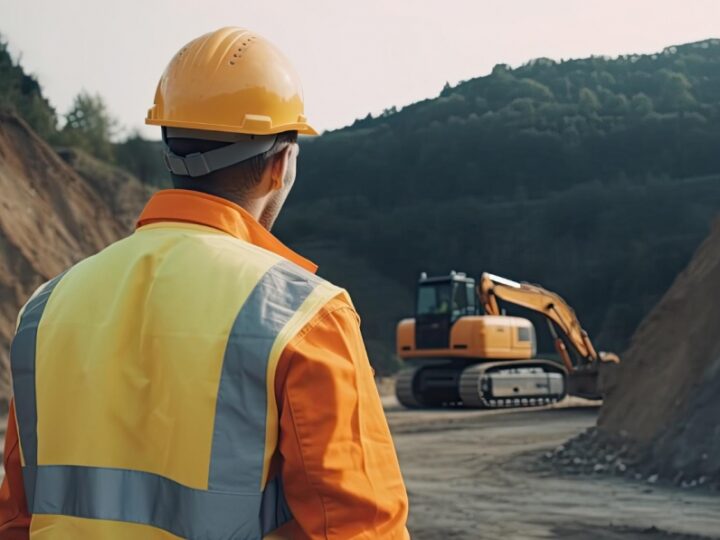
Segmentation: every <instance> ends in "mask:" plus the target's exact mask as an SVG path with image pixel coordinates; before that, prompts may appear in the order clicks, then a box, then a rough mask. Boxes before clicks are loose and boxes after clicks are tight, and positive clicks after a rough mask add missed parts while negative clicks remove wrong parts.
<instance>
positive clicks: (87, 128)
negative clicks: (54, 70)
mask: <svg viewBox="0 0 720 540" xmlns="http://www.w3.org/2000/svg"><path fill="white" fill-rule="evenodd" d="M116 131H117V121H116V120H115V119H114V118H112V117H111V116H110V113H109V112H108V110H107V107H106V106H105V102H104V101H103V99H102V98H101V97H100V96H99V95H94V96H93V95H90V94H88V93H87V92H80V93H79V94H78V95H77V96H76V97H75V100H74V101H73V105H72V108H71V109H70V112H68V113H67V114H66V115H65V126H63V128H62V131H61V132H60V134H59V138H58V140H59V141H61V142H62V143H63V144H65V145H68V146H72V147H75V148H80V149H81V150H85V151H86V152H88V153H89V154H90V155H92V156H95V157H96V158H98V159H101V160H103V161H107V162H113V161H114V158H115V156H114V152H113V145H112V142H111V140H112V138H113V136H114V135H115V133H116Z"/></svg>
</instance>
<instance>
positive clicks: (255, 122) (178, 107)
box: [145, 27, 317, 135]
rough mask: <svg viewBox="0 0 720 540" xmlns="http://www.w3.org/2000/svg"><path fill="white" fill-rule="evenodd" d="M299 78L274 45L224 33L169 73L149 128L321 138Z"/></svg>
mask: <svg viewBox="0 0 720 540" xmlns="http://www.w3.org/2000/svg"><path fill="white" fill-rule="evenodd" d="M304 108H305V107H304V101H303V94H302V87H301V85H300V79H299V77H298V75H297V73H296V72H295V69H294V68H293V67H292V65H291V64H290V62H289V61H288V59H287V58H285V56H284V55H283V54H282V53H281V52H280V51H279V50H278V49H277V48H276V47H275V46H274V45H273V44H272V43H270V42H269V41H267V40H266V39H264V38H263V37H261V36H259V35H257V34H255V33H253V32H251V31H249V30H245V29H243V28H235V27H228V28H221V29H219V30H216V31H215V32H210V33H209V34H205V35H203V36H200V37H199V38H197V39H195V40H193V41H191V42H190V43H188V44H187V45H185V46H184V47H183V48H182V49H180V51H178V53H177V54H176V55H175V56H174V57H173V59H172V60H171V61H170V64H168V66H167V68H165V72H164V73H163V75H162V77H161V78H160V82H159V83H158V86H157V90H156V92H155V104H154V105H153V106H152V107H151V108H150V109H149V110H148V115H147V118H146V119H145V123H146V124H152V125H156V126H165V127H171V128H185V129H194V130H203V131H221V132H228V133H246V134H251V135H270V134H274V133H280V132H283V131H298V132H299V133H302V134H304V135H317V132H316V131H315V130H314V129H313V128H312V127H310V125H309V124H308V123H307V118H305V110H304Z"/></svg>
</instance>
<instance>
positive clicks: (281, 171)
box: [166, 131, 299, 230]
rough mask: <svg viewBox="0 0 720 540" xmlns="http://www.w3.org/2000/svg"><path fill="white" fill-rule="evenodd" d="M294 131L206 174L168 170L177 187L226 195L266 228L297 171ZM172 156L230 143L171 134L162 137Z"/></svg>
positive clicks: (287, 192) (200, 151) (278, 211)
mask: <svg viewBox="0 0 720 540" xmlns="http://www.w3.org/2000/svg"><path fill="white" fill-rule="evenodd" d="M297 138H298V134H297V131H285V132H283V133H279V134H278V135H277V137H276V138H275V141H274V143H273V144H272V146H271V147H270V149H269V150H267V151H265V152H263V153H261V154H258V155H256V156H253V157H251V158H249V159H246V160H244V161H241V162H240V163H237V164H235V165H231V166H229V167H225V168H222V169H219V170H216V171H212V172H210V173H208V174H205V175H202V176H197V177H190V176H179V175H176V174H172V173H171V178H172V182H173V186H174V187H175V188H177V189H189V190H193V191H201V192H203V193H209V194H211V195H216V196H218V197H223V198H226V199H228V200H230V201H232V202H234V203H236V204H238V205H240V206H242V207H243V208H244V209H246V210H247V211H248V212H250V213H251V214H252V215H253V216H254V217H255V218H256V219H257V220H258V221H259V222H260V224H261V225H262V226H263V227H265V228H266V229H268V230H269V229H270V228H272V225H273V223H275V220H276V219H277V217H278V214H279V213H280V210H281V209H282V206H283V203H284V202H285V199H287V196H288V194H289V193H290V190H291V189H292V186H293V183H294V182H295V175H296V170H297V157H298V152H299V147H298V144H297ZM166 143H167V146H168V149H169V150H170V152H172V153H173V154H175V155H178V156H183V157H184V156H188V155H190V154H194V153H201V154H205V153H206V152H210V151H212V150H216V149H218V148H222V147H226V146H228V145H230V144H232V143H231V142H224V141H214V140H208V139H196V138H178V137H172V138H168V139H167V140H166Z"/></svg>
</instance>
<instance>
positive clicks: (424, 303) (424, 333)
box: [415, 272, 478, 349]
mask: <svg viewBox="0 0 720 540" xmlns="http://www.w3.org/2000/svg"><path fill="white" fill-rule="evenodd" d="M477 313H478V303H477V296H476V295H475V280H474V279H473V278H471V277H468V276H467V275H465V274H463V273H460V272H450V275H448V276H439V277H428V276H427V274H425V273H424V272H423V273H422V274H421V275H420V280H419V281H418V286H417V298H416V303H415V348H416V349H447V348H448V347H450V330H451V328H452V326H453V324H454V323H455V321H457V320H458V319H459V318H460V317H464V316H466V315H476V314H477Z"/></svg>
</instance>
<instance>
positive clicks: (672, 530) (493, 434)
mask: <svg viewBox="0 0 720 540" xmlns="http://www.w3.org/2000/svg"><path fill="white" fill-rule="evenodd" d="M383 402H384V405H385V406H386V412H387V417H388V421H389V423H390V427H391V430H392V432H393V437H394V440H395V444H396V447H397V450H398V454H399V457H400V464H401V467H402V470H403V475H404V477H405V482H406V485H407V488H408V492H409V496H410V507H411V509H410V521H409V528H410V532H411V535H412V538H413V539H414V540H430V539H445V538H449V539H485V538H487V539H495V538H503V539H524V538H527V539H535V538H562V539H572V540H575V539H578V540H579V539H593V538H599V539H608V540H610V539H612V540H615V539H618V540H620V539H623V540H624V539H632V538H638V539H653V540H654V539H670V538H672V539H690V538H720V497H718V495H717V494H714V495H713V494H712V493H709V492H705V491H699V490H690V489H686V490H683V489H679V488H673V487H663V486H654V485H649V484H647V483H645V482H635V481H629V480H625V479H623V478H614V477H607V476H579V477H578V476H564V475H558V474H557V473H552V472H550V471H546V470H545V471H544V470H543V469H542V468H539V467H538V466H537V464H538V460H540V459H541V458H542V456H543V454H544V453H546V452H548V451H551V450H553V449H554V448H556V447H557V446H558V445H560V444H562V443H564V442H565V441H566V440H568V439H569V438H571V437H574V436H576V435H577V434H579V433H581V432H583V431H585V430H586V429H587V428H589V427H591V426H593V425H594V424H595V422H596V419H597V415H598V407H597V405H596V404H591V403H589V402H584V401H582V400H577V399H575V400H566V401H565V402H563V403H562V404H560V405H557V406H554V407H551V408H547V409H533V410H529V409H524V410H502V411H468V410H420V411H410V410H404V409H402V408H401V407H400V406H398V405H397V404H396V402H394V401H393V399H392V398H391V397H387V396H386V397H383Z"/></svg>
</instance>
